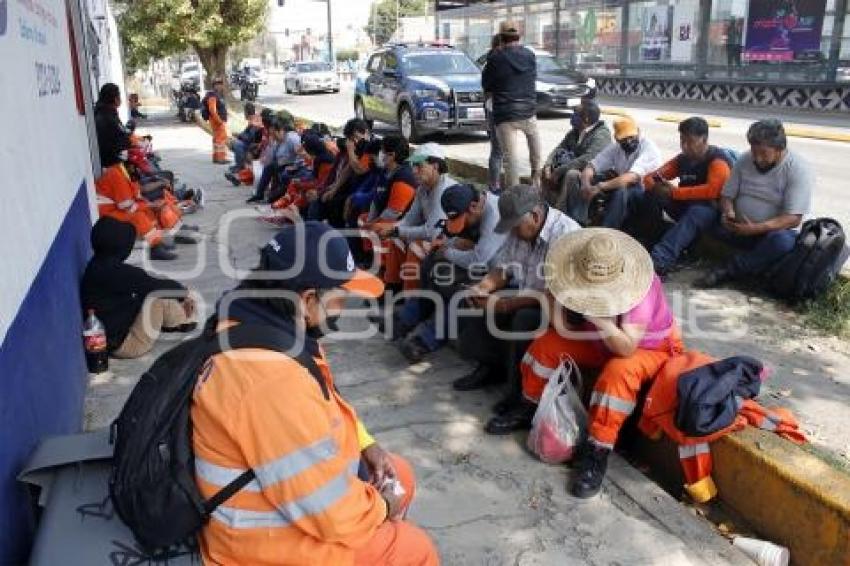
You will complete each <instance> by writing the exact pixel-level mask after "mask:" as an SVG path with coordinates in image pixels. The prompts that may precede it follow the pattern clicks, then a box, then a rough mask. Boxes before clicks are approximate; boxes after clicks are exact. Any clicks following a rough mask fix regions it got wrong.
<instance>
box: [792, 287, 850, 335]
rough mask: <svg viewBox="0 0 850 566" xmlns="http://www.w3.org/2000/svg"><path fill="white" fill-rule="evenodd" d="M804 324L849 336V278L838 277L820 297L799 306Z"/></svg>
mask: <svg viewBox="0 0 850 566" xmlns="http://www.w3.org/2000/svg"><path fill="white" fill-rule="evenodd" d="M800 312H802V313H803V315H804V316H805V318H806V324H808V325H811V326H812V327H814V328H818V329H820V330H823V331H826V332H829V333H831V334H835V335H836V336H842V337H844V336H850V278H846V277H839V278H838V279H836V281H835V283H833V284H832V286H831V287H830V288H829V290H828V291H827V292H826V293H825V294H824V295H823V296H821V297H819V298H817V299H815V300H812V301H807V302H806V303H804V304H803V305H802V306H801V307H800Z"/></svg>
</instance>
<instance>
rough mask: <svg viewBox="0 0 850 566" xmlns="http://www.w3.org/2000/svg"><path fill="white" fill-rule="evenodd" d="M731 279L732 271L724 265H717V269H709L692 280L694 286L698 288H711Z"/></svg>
mask: <svg viewBox="0 0 850 566" xmlns="http://www.w3.org/2000/svg"><path fill="white" fill-rule="evenodd" d="M731 280H732V273H731V272H730V271H729V270H728V269H726V268H725V267H719V268H717V269H712V270H711V271H709V272H708V273H706V274H705V275H703V276H702V277H700V278H699V279H697V280H696V281H694V287H697V288H699V289H711V288H713V287H717V286H718V285H722V284H724V283H726V282H728V281H731Z"/></svg>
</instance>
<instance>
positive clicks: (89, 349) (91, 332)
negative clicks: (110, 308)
mask: <svg viewBox="0 0 850 566" xmlns="http://www.w3.org/2000/svg"><path fill="white" fill-rule="evenodd" d="M83 346H84V347H85V349H86V366H88V368H89V373H103V372H105V371H107V370H108V369H109V353H108V352H107V351H106V329H105V328H104V327H103V323H102V322H100V319H99V318H97V317H96V316H95V314H94V309H89V310H88V317H86V321H85V323H84V324H83Z"/></svg>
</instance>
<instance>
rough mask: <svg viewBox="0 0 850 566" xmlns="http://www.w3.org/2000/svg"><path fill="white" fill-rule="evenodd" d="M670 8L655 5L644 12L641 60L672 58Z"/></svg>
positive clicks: (665, 59) (666, 59) (667, 59)
mask: <svg viewBox="0 0 850 566" xmlns="http://www.w3.org/2000/svg"><path fill="white" fill-rule="evenodd" d="M670 24H671V22H670V8H669V7H668V6H653V7H652V8H648V9H646V10H644V12H643V39H642V41H641V44H640V58H641V61H669V60H670V27H671V26H670Z"/></svg>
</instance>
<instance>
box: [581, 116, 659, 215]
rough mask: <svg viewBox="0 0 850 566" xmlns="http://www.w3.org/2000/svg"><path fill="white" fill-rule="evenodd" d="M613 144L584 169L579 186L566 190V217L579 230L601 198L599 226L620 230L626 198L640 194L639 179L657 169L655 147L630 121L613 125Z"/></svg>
mask: <svg viewBox="0 0 850 566" xmlns="http://www.w3.org/2000/svg"><path fill="white" fill-rule="evenodd" d="M614 142H615V143H613V144H611V145H609V146H608V147H607V148H605V149H604V150H602V152H601V153H600V154H599V155H597V156H596V157H594V158H593V160H592V161H591V162H590V163H589V164H588V165H587V167H585V168H584V171H582V173H581V185H580V186H575V185H573V186H571V187H567V191H568V192H567V214H569V215H570V216H571V217H572V218H573V219H574V220H575V221H576V222H578V223H579V224H581V225H583V226H587V225H588V224H590V223H591V219H590V205H591V202H593V201H594V199H595V198H596V197H597V196H599V195H604V196H605V197H606V200H605V212H604V213H603V215H602V220H601V222H600V225H601V226H603V227H605V228H615V229H618V230H619V229H620V228H622V226H623V223H624V222H625V220H626V216H627V214H628V210H629V208H628V207H629V198H630V197H631V196H635V195H639V194H640V193H641V192H642V191H643V189H642V188H641V179H643V176H644V175H646V174H647V173H649V172H650V171H654V170H656V169H658V167H660V166H661V154H660V153H659V151H658V147H657V146H656V145H655V144H654V143H653V142H652V141H651V140H649V139H647V138H646V137H645V136H643V134H641V133H640V130H639V129H638V126H637V123H636V122H635V121H634V119H633V118H631V117H629V116H623V117H622V118H618V119H617V120H615V121H614Z"/></svg>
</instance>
